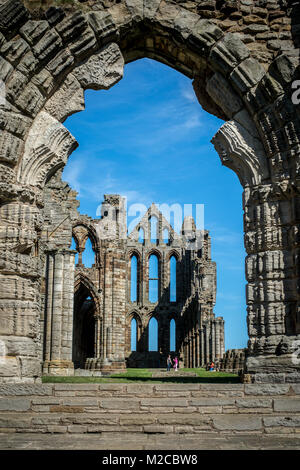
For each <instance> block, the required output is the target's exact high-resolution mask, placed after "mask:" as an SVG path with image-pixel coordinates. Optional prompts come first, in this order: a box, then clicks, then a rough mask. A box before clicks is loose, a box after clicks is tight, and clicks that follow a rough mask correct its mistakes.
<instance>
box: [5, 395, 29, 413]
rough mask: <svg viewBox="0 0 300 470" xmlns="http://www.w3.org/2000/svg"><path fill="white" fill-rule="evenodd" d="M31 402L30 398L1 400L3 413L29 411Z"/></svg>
mask: <svg viewBox="0 0 300 470" xmlns="http://www.w3.org/2000/svg"><path fill="white" fill-rule="evenodd" d="M29 409H30V400H29V399H28V398H14V397H10V398H0V410H1V411H28V410H29Z"/></svg>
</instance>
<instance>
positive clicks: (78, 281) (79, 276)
mask: <svg viewBox="0 0 300 470" xmlns="http://www.w3.org/2000/svg"><path fill="white" fill-rule="evenodd" d="M81 285H83V286H84V287H85V288H86V290H87V291H88V292H89V295H90V296H91V297H92V300H93V302H94V304H95V316H97V317H99V318H100V317H102V312H101V308H100V300H99V293H98V291H97V288H96V286H94V284H93V283H92V282H91V281H90V280H89V278H88V277H87V276H85V275H84V274H83V273H82V272H79V273H76V275H75V279H74V293H76V292H77V291H78V290H79V288H80V286H81Z"/></svg>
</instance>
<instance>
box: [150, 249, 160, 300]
mask: <svg viewBox="0 0 300 470" xmlns="http://www.w3.org/2000/svg"><path fill="white" fill-rule="evenodd" d="M159 271H160V270H159V258H158V256H157V255H156V253H152V254H150V256H149V257H148V299H149V301H150V302H151V303H156V302H158V299H159V295H160V292H159V290H160V289H159V287H160V286H159V284H160V276H159Z"/></svg>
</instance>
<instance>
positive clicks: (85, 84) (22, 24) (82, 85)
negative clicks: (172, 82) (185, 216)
mask: <svg viewBox="0 0 300 470" xmlns="http://www.w3.org/2000/svg"><path fill="white" fill-rule="evenodd" d="M218 3H221V2H218ZM16 5H17V6H16V12H15V13H16V14H17V18H16V17H15V16H14V14H13V13H12V12H9V13H7V10H6V9H2V11H1V12H0V19H1V24H2V25H5V26H4V27H3V31H4V33H5V35H6V36H7V40H11V39H13V38H14V37H16V35H19V36H17V38H18V41H19V40H21V42H22V44H23V45H24V46H26V52H27V48H30V47H32V48H33V47H34V52H35V58H36V67H35V70H31V71H30V73H28V76H27V71H26V66H25V65H24V62H22V64H21V65H22V67H24V68H23V69H22V70H23V72H24V71H25V73H26V79H25V80H19V83H18V84H17V83H16V82H17V81H18V80H17V79H16V77H17V76H18V74H19V73H20V72H19V71H18V70H17V71H14V70H13V67H14V66H17V65H18V62H19V61H20V60H21V57H18V58H16V61H15V60H12V59H11V58H10V59H9V54H10V49H9V48H8V49H7V51H6V53H5V51H4V52H3V54H4V55H5V59H4V60H6V59H8V60H6V62H5V64H6V73H5V78H4V80H5V82H6V84H7V85H8V86H7V99H8V103H13V104H14V107H15V109H16V111H17V112H11V110H10V109H9V108H8V112H6V111H5V115H6V117H5V119H7V122H6V124H5V130H4V132H3V133H2V136H1V141H0V144H1V150H3V152H2V157H1V167H0V171H1V176H2V175H3V181H5V185H3V187H2V188H1V191H2V193H3V194H4V200H5V201H8V202H11V201H18V204H19V206H20V208H22V207H23V206H24V205H26V206H27V207H28V212H30V211H31V213H32V215H33V214H35V215H34V217H32V222H31V226H30V229H31V228H32V231H33V232H34V231H36V230H37V226H38V222H37V219H38V215H37V214H39V213H41V210H42V209H41V205H42V204H41V201H42V197H41V196H42V193H41V191H42V189H43V187H44V185H45V183H46V182H47V181H48V180H49V178H51V177H52V176H53V175H54V174H55V173H56V172H57V171H58V169H60V168H62V167H63V165H64V164H65V162H66V160H67V158H68V155H70V153H71V152H72V150H73V149H74V148H75V146H76V145H77V144H76V142H75V139H74V138H73V137H72V136H71V135H70V133H69V132H68V131H67V130H66V129H65V127H64V126H63V125H62V124H61V123H62V122H63V121H64V120H65V119H66V117H67V116H68V115H70V114H72V113H74V112H77V111H79V110H82V109H83V108H84V96H83V93H84V90H85V89H87V88H89V87H90V88H95V89H102V88H106V89H107V88H109V87H110V86H112V85H113V84H114V83H116V82H117V81H118V80H119V79H120V78H121V77H122V73H123V72H122V68H123V64H124V59H125V61H126V62H128V61H132V60H136V59H138V58H140V57H146V56H147V57H150V58H154V59H156V60H160V61H162V62H164V63H165V64H167V65H170V66H172V67H174V68H176V69H177V70H178V71H180V72H182V73H184V74H186V75H187V76H188V77H190V78H193V79H194V89H195V93H196V95H197V97H198V99H199V101H200V103H201V104H202V105H203V107H204V109H206V110H207V111H209V112H211V113H213V114H216V115H217V116H219V117H221V118H223V119H226V120H227V123H225V124H224V126H222V128H221V130H220V131H219V132H218V133H217V135H216V137H215V138H214V140H213V143H214V145H215V147H216V150H217V151H218V152H219V154H220V158H221V161H222V163H223V164H224V165H226V166H228V167H229V168H232V169H233V170H234V171H235V173H236V174H237V175H238V177H239V178H240V181H241V183H242V185H243V187H244V189H245V192H244V211H245V218H244V220H245V232H246V233H245V246H246V250H247V253H248V255H249V256H248V258H247V263H246V269H247V278H248V279H249V281H248V282H249V284H248V288H247V289H248V294H247V298H248V325H249V335H250V340H249V354H250V356H251V354H253V356H255V355H256V356H264V355H265V356H267V355H268V356H272V354H275V352H276V351H278V349H277V348H278V346H279V345H281V346H282V351H289V352H292V351H293V349H292V348H293V346H292V345H291V344H290V342H289V338H288V337H291V336H293V335H295V334H298V333H299V315H298V314H297V311H298V310H297V309H298V308H299V296H298V293H297V291H296V288H292V289H291V290H292V292H291V291H290V290H289V289H288V288H287V287H286V286H287V285H296V284H297V280H298V277H299V276H298V270H297V256H296V251H295V247H296V246H297V233H298V229H297V226H296V225H295V223H294V222H293V221H292V220H289V219H288V216H287V214H289V213H293V209H294V208H295V207H297V198H298V195H299V183H298V181H297V180H296V178H295V175H296V174H297V168H298V166H299V152H298V145H299V138H298V136H299V126H300V125H299V119H298V117H297V113H298V109H297V107H296V106H293V104H292V102H291V82H292V81H293V79H294V78H295V70H296V68H297V67H298V66H299V61H298V56H296V55H295V60H294V59H293V60H291V59H290V58H289V56H288V54H285V53H282V54H280V55H278V57H276V59H275V60H273V57H274V54H270V55H269V57H270V59H269V58H267V59H266V60H267V65H268V67H266V69H264V68H263V67H262V65H261V64H260V63H259V62H258V61H256V60H255V59H254V58H253V54H254V53H255V52H253V53H252V52H251V51H250V50H249V49H248V48H247V46H246V45H245V44H244V43H243V42H242V41H241V40H240V39H239V38H238V36H237V35H235V34H231V33H228V32H226V33H224V32H223V30H222V19H220V20H219V18H216V19H215V20H214V21H209V20H206V19H203V18H201V16H200V15H201V12H200V15H198V14H196V13H194V12H192V11H189V10H188V9H187V8H183V7H181V6H180V5H177V4H174V3H165V2H150V3H149V2H147V5H146V3H145V4H143V6H142V5H141V3H140V2H126V4H124V3H120V4H114V5H112V6H111V7H110V8H106V9H105V12H104V10H102V11H101V10H99V11H87V12H86V13H82V12H76V13H75V14H74V16H72V15H68V16H67V17H65V15H64V13H62V14H58V16H57V18H56V19H55V27H54V26H52V24H53V22H52V20H53V18H52V19H51V21H49V22H47V23H45V19H44V17H43V21H40V20H39V19H38V17H36V18H37V19H36V20H35V21H34V22H32V20H29V19H28V14H27V12H26V9H25V8H24V6H23V5H22V4H18V3H17V2H16ZM282 7H283V8H284V9H285V11H286V17H288V13H287V7H286V6H285V5H284V4H283V5H282ZM218 9H219V7H218ZM291 12H292V13H291V14H293V13H294V12H295V7H292V8H291ZM37 14H38V13H37ZM41 14H42V13H41ZM55 14H57V11H55ZM5 15H7V17H6V16H5ZM49 15H50V14H49ZM49 20H50V17H49ZM32 23H34V25H33V24H32ZM129 26H130V27H129ZM219 26H220V27H219ZM20 28H21V29H20ZM36 28H37V31H39V32H38V35H36V33H35V31H36ZM223 28H224V25H223ZM19 29H20V31H19ZM224 29H225V28H224ZM293 29H294V31H292V36H291V39H292V40H294V36H293V35H294V34H295V28H292V30H293ZM74 30H75V31H76V34H73V33H74ZM78 31H80V36H81V37H82V38H84V40H83V41H82V42H81V41H78V34H77V32H78ZM49 38H55V41H56V42H55V41H54V44H59V47H58V50H57V53H56V50H55V48H52V47H51V48H49V49H47V48H45V49H44V48H43V46H42V45H43V44H45V43H46V44H47V40H49ZM109 42H110V43H109ZM108 43H109V44H108ZM118 44H119V45H120V47H121V48H122V50H121V49H120V47H119V46H118ZM291 51H292V52H295V51H294V50H293V44H291ZM267 52H269V51H267ZM7 56H8V57H7ZM123 57H124V59H123ZM267 57H268V55H267ZM10 62H12V63H10ZM25 64H26V59H25ZM18 66H19V65H18ZM44 69H45V70H44ZM14 72H16V74H14ZM42 72H45V75H46V76H47V77H48V78H47V77H45V76H44V78H43V76H42ZM12 77H13V79H12ZM18 116H20V117H22V119H19V121H18ZM23 118H24V119H23ZM16 119H17V123H18V125H16ZM1 180H2V179H1ZM28 203H29V204H28ZM268 206H272V208H273V213H272V214H271V211H270V213H269V212H268V211H267V210H265V209H266V208H267V207H268ZM283 206H284V209H283ZM27 207H26V209H27ZM16 212H17V211H16ZM275 213H276V214H275ZM274 214H275V215H274ZM36 215H37V216H36ZM283 227H284V229H283ZM28 232H30V230H29V231H28ZM283 232H284V233H283ZM285 232H288V233H289V234H290V237H285ZM287 238H289V239H287ZM276 251H278V252H280V253H281V254H285V258H287V257H288V258H289V259H292V260H293V261H291V263H290V264H289V263H281V264H280V266H279V268H277V267H276V265H274V266H271V267H270V268H268V269H267V268H266V269H265V268H262V269H261V256H264V255H263V253H265V254H266V255H268V253H275V252H276ZM11 256H13V255H11ZM9 259H10V262H9V266H13V265H14V266H15V268H14V271H15V273H16V274H17V275H19V274H20V272H19V271H20V267H19V266H20V264H21V263H20V262H18V259H17V258H14V259H13V258H12V257H11V258H9ZM5 262H6V258H5ZM22 264H23V262H22ZM26 265H28V271H25V272H26V273H27V272H28V278H30V279H31V277H32V275H34V276H36V271H35V269H36V267H35V264H34V263H32V266H31V263H28V262H27V260H26ZM10 269H11V268H10ZM278 271H279V272H280V275H279V276H278ZM21 273H22V275H23V272H21ZM21 277H22V276H21V275H19V278H20V279H19V280H18V282H20V283H21ZM278 278H279V279H280V281H279V282H280V289H281V290H280V291H281V292H282V295H281V296H280V298H279V297H278V298H275V297H274V298H273V297H272V296H271V295H270V292H275V291H276V287H277V286H276V285H275V284H274V279H276V280H277V279H278ZM38 294H39V293H38V291H36V296H37V298H38ZM274 299H275V300H274ZM275 312H276V313H275ZM278 312H281V313H278ZM287 312H289V313H287ZM37 315H38V314H37ZM286 317H287V318H286ZM260 319H261V320H260ZM263 319H267V320H263ZM285 320H286V322H285ZM28 321H29V320H28ZM265 321H267V322H268V324H267V325H266V324H265V323H264V322H265ZM275 325H276V327H275ZM289 325H290V326H289ZM291 325H294V326H293V327H292V326H291ZM282 341H283V343H282ZM35 359H36V361H37V363H38V354H37V355H36V358H35ZM264 360H266V361H267V359H265V358H263V359H262V360H261V362H260V360H259V359H257V358H256V357H255V360H253V361H252V363H251V357H250V359H249V358H248V364H249V367H250V369H249V370H250V371H255V370H256V368H259V364H265V363H264V362H263V361H264ZM264 366H265V365H264ZM266 368H268V367H267V366H266Z"/></svg>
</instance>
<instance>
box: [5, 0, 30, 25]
mask: <svg viewBox="0 0 300 470" xmlns="http://www.w3.org/2000/svg"><path fill="white" fill-rule="evenodd" d="M28 16H29V15H28V12H27V10H26V8H25V7H24V5H23V4H22V3H21V2H19V1H18V0H7V1H3V2H1V5H0V31H2V32H3V33H7V32H9V31H14V30H15V29H17V28H18V27H20V26H21V25H22V24H23V23H25V21H26V20H27V19H28Z"/></svg>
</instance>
